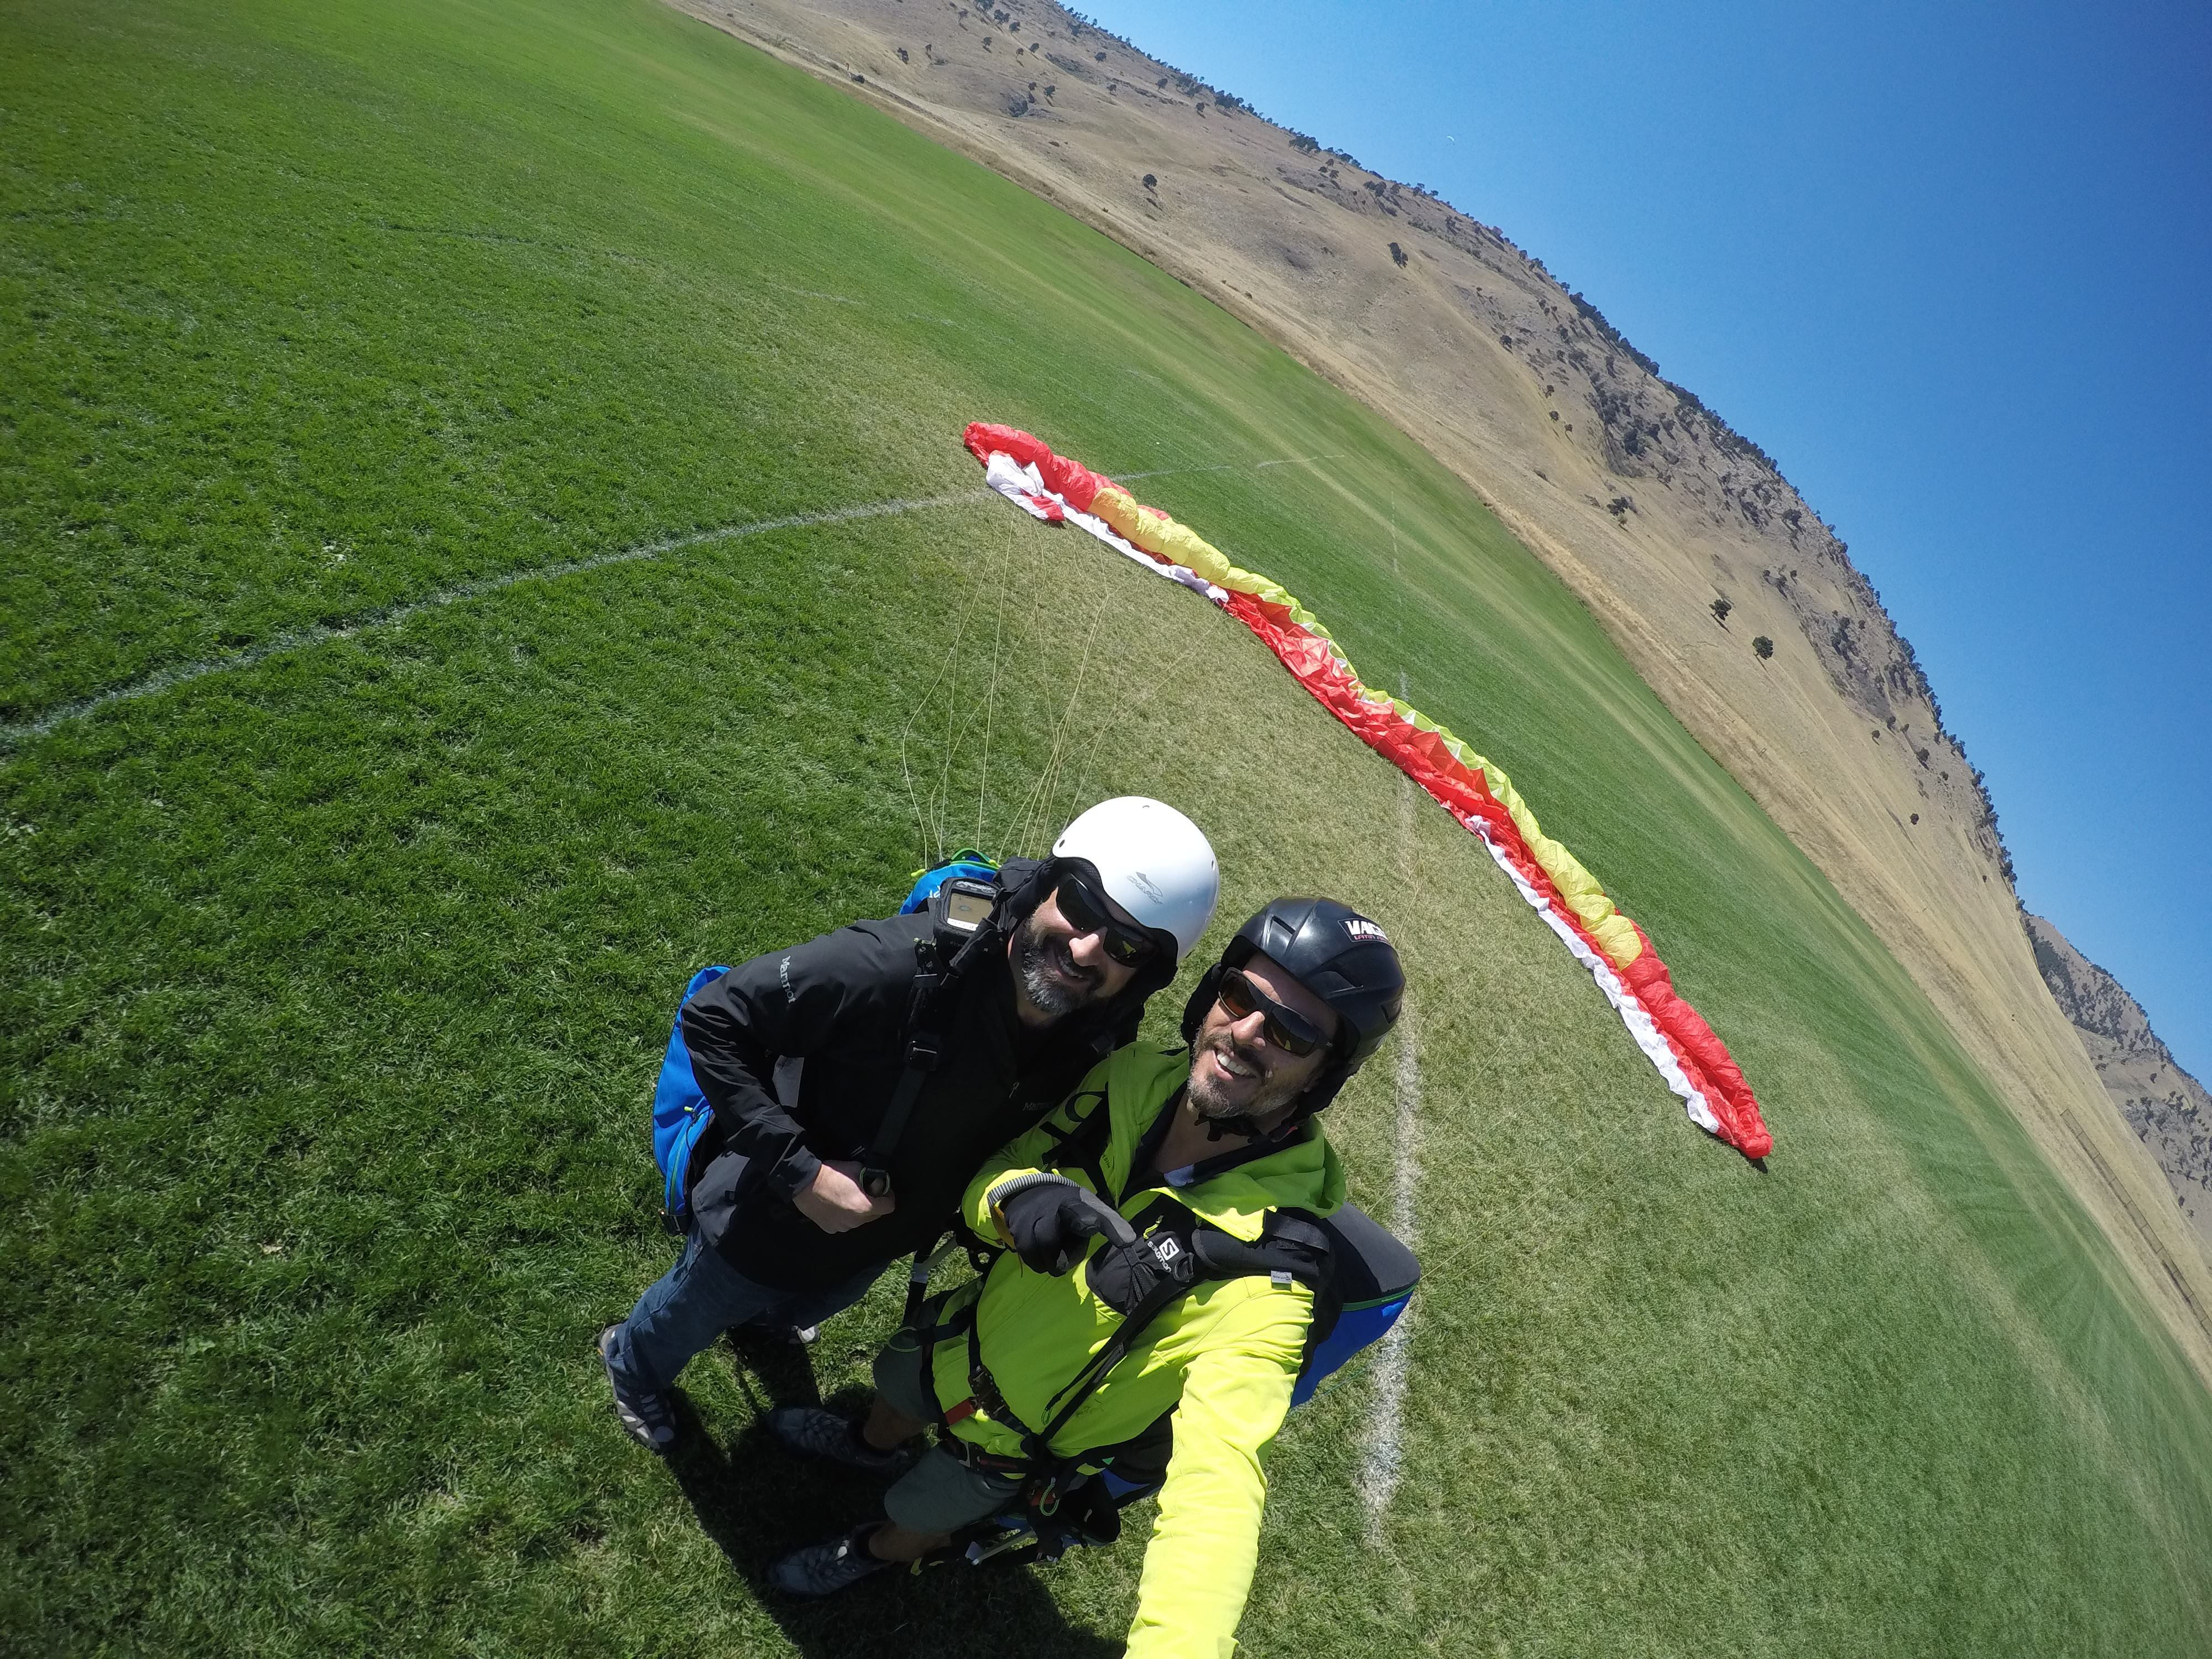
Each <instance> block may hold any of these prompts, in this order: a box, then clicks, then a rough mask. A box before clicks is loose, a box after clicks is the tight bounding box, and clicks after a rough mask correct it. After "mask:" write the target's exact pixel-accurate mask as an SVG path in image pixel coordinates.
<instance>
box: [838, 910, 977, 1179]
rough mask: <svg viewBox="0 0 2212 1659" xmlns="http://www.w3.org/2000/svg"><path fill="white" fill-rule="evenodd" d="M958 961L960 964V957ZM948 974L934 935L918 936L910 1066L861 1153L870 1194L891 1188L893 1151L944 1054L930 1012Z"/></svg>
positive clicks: (910, 1004)
mask: <svg viewBox="0 0 2212 1659" xmlns="http://www.w3.org/2000/svg"><path fill="white" fill-rule="evenodd" d="M964 954H965V953H964V952H963V955H964ZM954 965H955V966H956V967H957V965H958V964H957V961H956V963H955V964H954ZM950 977H951V975H950V974H949V973H948V972H947V970H946V969H945V961H944V957H943V956H942V955H941V954H940V953H939V950H938V947H937V941H936V939H916V940H915V942H914V987H913V988H912V989H911V990H910V991H909V992H908V994H907V1003H906V1055H905V1058H906V1068H905V1069H904V1070H903V1071H902V1072H901V1073H899V1080H898V1085H897V1087H896V1088H894V1089H893V1090H892V1091H891V1100H890V1105H889V1106H887V1107H886V1108H884V1115H883V1121H881V1122H879V1123H878V1124H877V1125H876V1133H875V1139H872V1140H871V1141H870V1142H869V1143H868V1149H867V1151H866V1152H863V1153H861V1154H860V1190H861V1191H862V1192H864V1193H866V1194H867V1195H868V1196H869V1197H870V1198H881V1197H883V1196H884V1194H887V1193H889V1192H890V1189H891V1169H890V1166H891V1157H892V1154H894V1153H895V1152H897V1151H898V1145H899V1141H900V1139H901V1138H902V1137H903V1136H904V1135H905V1133H906V1126H907V1121H908V1119H910V1118H911V1117H913V1115H914V1103H915V1101H916V1100H918V1099H920V1098H921V1087H922V1085H923V1084H925V1083H927V1082H928V1081H929V1075H930V1073H933V1072H934V1071H935V1070H936V1069H937V1067H938V1065H939V1062H940V1061H941V1060H943V1059H944V1058H945V1044H944V1042H943V1040H942V1039H941V1038H940V1037H939V1036H938V1034H937V1033H936V1032H935V1031H934V1030H930V1029H929V1028H930V1027H931V1026H932V1025H933V1024H935V1021H933V1019H932V1018H930V1016H931V1015H932V1014H933V1013H934V1012H936V1003H937V999H938V993H939V991H941V990H942V989H943V988H944V987H945V981H947V980H948V979H949V978H950Z"/></svg>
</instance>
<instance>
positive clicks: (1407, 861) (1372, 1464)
mask: <svg viewBox="0 0 2212 1659" xmlns="http://www.w3.org/2000/svg"><path fill="white" fill-rule="evenodd" d="M1398 787H1399V793H1398V860H1399V873H1400V875H1401V877H1402V878H1403V879H1404V882H1405V884H1406V887H1407V890H1409V891H1410V890H1411V889H1412V887H1413V805H1414V802H1413V793H1414V792H1413V780H1412V779H1411V778H1406V777H1401V778H1400V779H1399V780H1398ZM1396 1035H1397V1038H1398V1075H1397V1085H1396V1088H1395V1096H1396V1106H1397V1110H1396V1114H1395V1119H1396V1121H1395V1141H1396V1146H1395V1153H1396V1158H1395V1163H1394V1165H1393V1169H1392V1173H1391V1180H1390V1231H1392V1232H1394V1233H1395V1234H1397V1235H1398V1237H1400V1238H1401V1239H1403V1240H1404V1241H1405V1243H1406V1248H1407V1249H1413V1248H1414V1247H1415V1245H1416V1244H1417V1243H1419V1238H1418V1234H1419V1213H1418V1212H1417V1211H1416V1209H1415V1207H1414V1196H1415V1190H1416V1188H1418V1186H1419V1182H1420V1173H1421V1146H1420V1107H1421V1046H1420V1042H1419V1034H1418V1032H1417V1031H1416V1030H1415V1029H1414V1025H1413V1008H1412V1006H1411V1005H1410V1004H1408V1005H1407V1007H1406V1009H1405V1010H1404V1012H1402V1013H1401V1014H1400V1016H1399V1018H1398V1028H1397V1033H1396ZM1412 1343H1413V1306H1412V1305H1410V1304H1409V1305H1408V1306H1407V1309H1406V1311H1405V1312H1404V1313H1402V1314H1401V1315H1399V1316H1398V1322H1397V1323H1396V1324H1395V1325H1393V1326H1392V1327H1391V1328H1389V1332H1388V1333H1387V1334H1385V1335H1384V1336H1383V1340H1382V1341H1380V1342H1379V1343H1377V1344H1376V1353H1375V1366H1374V1374H1375V1409H1374V1414H1373V1415H1372V1416H1371V1417H1370V1419H1368V1425H1367V1434H1366V1437H1365V1440H1364V1443H1363V1445H1362V1447H1361V1454H1360V1460H1359V1495H1360V1497H1361V1498H1363V1499H1364V1501H1365V1503H1366V1505H1367V1541H1368V1543H1369V1544H1370V1545H1371V1546H1372V1547H1375V1548H1376V1549H1381V1548H1383V1547H1384V1546H1385V1538H1384V1533H1383V1522H1385V1520H1386V1519H1387V1518H1388V1517H1389V1513H1390V1500H1391V1498H1394V1497H1395V1496H1396V1495H1397V1491H1398V1474H1399V1469H1400V1465H1401V1462H1402V1460H1403V1457H1404V1450H1403V1447H1402V1443H1401V1442H1402V1436H1403V1425H1404V1419H1405V1410H1406V1384H1407V1381H1408V1379H1409V1378H1410V1376H1411V1375H1412V1371H1413V1346H1412Z"/></svg>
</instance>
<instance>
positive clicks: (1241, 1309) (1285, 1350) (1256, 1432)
mask: <svg viewBox="0 0 2212 1659" xmlns="http://www.w3.org/2000/svg"><path fill="white" fill-rule="evenodd" d="M1237 1282H1239V1283H1241V1282H1243V1281H1237ZM1224 1288H1225V1289H1226V1288H1227V1287H1224ZM1217 1294H1219V1292H1217ZM1312 1309H1313V1297H1312V1296H1311V1293H1310V1292H1309V1291H1307V1290H1306V1289H1305V1288H1304V1286H1303V1285H1290V1286H1286V1287H1283V1288H1279V1289H1278V1288H1274V1287H1270V1288H1268V1289H1266V1290H1263V1291H1260V1292H1259V1293H1258V1294H1256V1295H1252V1296H1250V1297H1249V1298H1248V1299H1247V1300H1246V1301H1245V1302H1243V1304H1241V1305H1240V1306H1238V1307H1237V1308H1236V1309H1235V1310H1232V1311H1231V1313H1230V1314H1229V1315H1228V1316H1227V1317H1226V1318H1225V1320H1224V1321H1223V1324H1222V1328H1221V1329H1220V1330H1219V1331H1218V1333H1216V1337H1217V1340H1216V1341H1215V1342H1214V1343H1212V1344H1211V1345H1209V1346H1208V1347H1207V1349H1206V1352H1204V1353H1202V1354H1200V1356H1199V1357H1198V1358H1197V1359H1195V1360H1194V1361H1193V1362H1192V1364H1191V1367H1190V1370H1189V1371H1188V1373H1187V1374H1186V1376H1184V1379H1183V1388H1182V1403H1181V1404H1180V1405H1178V1406H1177V1407H1176V1415H1175V1455H1174V1456H1173V1457H1172V1458H1170V1460H1169V1462H1168V1474H1167V1484H1166V1485H1164V1486H1162V1487H1161V1488H1160V1513H1159V1519H1158V1520H1157V1521H1156V1522H1153V1523H1152V1546H1151V1547H1150V1548H1149V1549H1147V1550H1146V1552H1145V1574H1144V1577H1143V1579H1142V1581H1141V1582H1140V1583H1139V1586H1138V1589H1137V1614H1136V1618H1135V1619H1134V1620H1133V1621H1132V1622H1131V1624H1130V1626H1129V1647H1128V1655H1127V1659H1229V1656H1230V1655H1231V1654H1232V1653H1233V1652H1235V1650H1236V1648H1237V1621H1238V1620H1241V1619H1243V1616H1244V1601H1245V1598H1246V1597H1247V1596H1248V1595H1250V1594H1251V1590H1252V1570H1253V1567H1254V1566H1255V1564H1256V1563H1257V1561H1258V1559H1259V1550H1260V1516H1261V1510H1263V1509H1264V1508H1265V1506H1266V1504H1267V1471H1266V1468H1265V1460H1266V1457H1267V1449H1268V1448H1269V1447H1270V1446H1271V1445H1273V1443H1274V1439H1275V1434H1276V1431H1278V1430H1279V1429H1280V1428H1281V1427H1282V1425H1283V1417H1284V1415H1285V1413H1287V1412H1288V1411H1289V1410H1290V1408H1291V1389H1292V1388H1293V1387H1295V1386H1296V1384H1297V1370H1298V1363H1299V1361H1300V1360H1301V1359H1302V1358H1304V1352H1305V1339H1306V1326H1307V1324H1308V1322H1309V1321H1310V1319H1311V1317H1312Z"/></svg>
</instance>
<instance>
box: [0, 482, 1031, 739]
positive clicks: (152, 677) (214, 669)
mask: <svg viewBox="0 0 2212 1659" xmlns="http://www.w3.org/2000/svg"><path fill="white" fill-rule="evenodd" d="M996 499H997V497H996V496H994V495H993V494H992V493H991V492H990V491H989V490H988V489H981V488H978V489H963V490H961V491H959V492H957V494H955V495H924V496H919V497H915V498H912V499H901V500H893V501H868V502H865V503H863V504H862V505H860V506H858V507H834V508H832V509H830V510H829V512H826V513H787V514H786V515H785V516H783V517H782V518H780V519H761V520H756V521H755V522H754V523H751V524H736V525H725V526H722V527H721V528H720V529H719V530H697V531H694V532H691V533H690V535H688V536H671V537H669V538H666V539H665V540H663V541H657V542H646V543H643V544H640V545H638V546H636V547H625V548H620V549H617V550H616V551H614V552H611V553H596V554H593V555H592V556H591V557H589V558H586V559H570V560H568V561H566V562H563V563H561V564H547V565H538V566H534V567H533V568H531V569H528V570H510V571H508V572H507V573H506V574H503V575H498V576H485V577H483V578H481V579H480V580H476V581H468V582H462V583H459V585H457V586H453V587H448V588H446V589H444V590H442V591H441V592H436V593H432V594H429V595H428V596H427V597H426V598H423V599H410V600H408V601H407V602H406V603H405V604H404V605H388V606H386V608H385V609H384V610H381V611H369V612H368V613H367V614H365V615H363V616H361V617H356V618H355V619H354V620H353V621H351V622H347V623H329V624H326V625H322V626H318V627H314V628H295V629H291V630H290V631H289V632H288V633H283V634H278V635H273V636H272V637H270V638H269V639H265V640H263V641H259V642H258V644H254V645H249V646H246V647H243V648H241V649H240V650H237V651H234V652H231V653H228V655H225V656H221V657H210V658H207V659H204V660H202V661H199V662H189V663H179V664H177V665H175V666H173V667H169V668H161V669H156V670H155V671H154V672H153V673H151V674H149V675H146V676H145V677H144V678H142V679H136V680H133V681H131V683H130V684H127V685H118V686H116V687H115V688H113V689H112V690H107V691H102V692H99V693H97V694H96V695H94V696H89V697H80V698H78V699H77V700H76V702H65V703H63V704H61V705H60V706H59V707H58V708H49V709H48V710H46V713H44V714H35V715H33V716H32V717H31V718H30V719H29V720H19V721H16V722H15V723H13V724H10V725H7V726H0V745H5V746H12V745H14V744H19V743H22V742H24V741H26V740H27V739H29V738H42V737H44V736H46V733H47V732H52V730H53V729H54V728H55V727H56V726H61V725H63V724H64V723H65V722H67V721H70V720H80V719H82V717H84V716H85V715H87V714H95V713H97V712H98V711H99V710H100V709H102V708H106V707H108V706H109V705H110V704H111V703H118V702H131V701H132V700H133V699H135V698H138V697H150V696H153V695H155V693H156V692H160V691H167V690H169V689H170V688H171V687H173V686H179V685H183V684H187V683H188V682H190V681H192V680H197V679H202V678H205V677H206V676H208V675H210V674H219V673H222V672H224V671H227V670H229V669H234V668H251V667H252V666H253V665H255V664H256V663H259V662H263V661H264V660H266V659H269V658H270V657H273V656H276V655H278V654H279V653H283V652H286V651H297V650H300V649H302V648H303V647H308V646H316V645H327V644H329V643H330V642H331V641H333V640H348V639H351V638H352V637H353V636H354V635H356V634H359V633H362V632H365V631H366V630H368V629H372V628H388V627H390V626H391V625H392V624H393V623H402V622H404V621H406V620H407V619H408V618H409V617H416V616H420V615H422V613H423V612H425V611H436V610H439V609H441V607H443V606H446V605H458V604H459V603H460V602H461V601H462V600H464V599H477V598H479V597H481V596H482V595H483V594H486V593H496V592H501V590H503V589H506V588H509V587H517V586H520V585H521V584H523V583H524V582H545V581H556V580H559V579H560V578H562V577H563V576H577V575H581V574H584V573H585V572H586V571H590V570H603V569H605V568H607V567H608V566H609V565H617V564H635V563H640V562H644V561H647V560H651V559H659V558H662V557H665V556H667V555H668V554H671V553H681V552H684V551H685V550H688V549H690V548H695V547H705V546H708V545H709V544H712V543H714V542H733V541H739V540H742V539H743V538H745V537H747V536H764V535H766V534H768V533H769V532H770V531H774V530H805V529H809V528H811V527H812V526H817V525H826V524H844V523H848V522H849V521H850V520H854V519H881V518H886V517H889V516H890V515H891V514H892V513H918V512H921V511H923V510H924V509H926V508H929V507H962V506H965V505H967V504H969V503H970V502H974V501H995V500H996Z"/></svg>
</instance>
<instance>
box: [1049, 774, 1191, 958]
mask: <svg viewBox="0 0 2212 1659" xmlns="http://www.w3.org/2000/svg"><path fill="white" fill-rule="evenodd" d="M1052 855H1053V856H1054V858H1056V859H1085V860H1089V862H1090V863H1091V866H1092V867H1093V868H1095V869H1096V870H1097V872H1098V879H1099V881H1100V883H1101V884H1103V885H1104V887H1105V889H1106V896H1107V897H1109V898H1110V899H1112V900H1113V901H1114V902H1115V903H1116V904H1118V905H1120V906H1121V908H1123V909H1124V910H1127V912H1128V913H1129V914H1130V915H1133V916H1134V917H1135V918H1136V919H1137V920H1138V921H1140V922H1142V923H1144V925H1145V926H1146V927H1149V928H1151V929H1152V931H1153V932H1154V933H1166V934H1169V935H1170V936H1171V937H1172V938H1173V939H1175V942H1176V961H1178V962H1180V961H1182V958H1183V957H1187V956H1188V955H1189V954H1190V952H1191V950H1192V948H1193V947H1194V945H1197V943H1198V941H1199V940H1200V939H1201V938H1202V937H1204V935H1205V933H1206V923H1208V922H1209V921H1212V920H1213V905H1214V901H1215V900H1216V899H1218V898H1219V897H1220V896H1221V871H1220V868H1219V866H1217V865H1216V864H1215V863H1214V861H1213V845H1212V842H1209V841H1207V840H1206V832H1205V831H1204V830H1202V829H1200V828H1199V827H1198V826H1197V825H1196V824H1194V823H1192V822H1191V821H1190V820H1189V819H1188V818H1187V817H1183V815H1182V813H1180V812H1178V811H1176V810H1175V808H1174V807H1172V806H1170V805H1167V804H1166V803H1165V802H1163V801H1157V800H1147V799H1146V798H1145V797H1144V796H1142V795H1117V796H1115V798H1114V799H1112V800H1102V801H1100V802H1099V803H1098V805H1096V806H1094V807H1092V808H1091V810H1090V811H1087V812H1085V814H1084V815H1083V816H1082V817H1079V818H1078V819H1076V820H1075V822H1074V823H1071V824H1069V825H1068V826H1067V828H1066V829H1063V830H1061V831H1060V839H1059V840H1058V841H1056V842H1053V844H1052Z"/></svg>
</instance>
